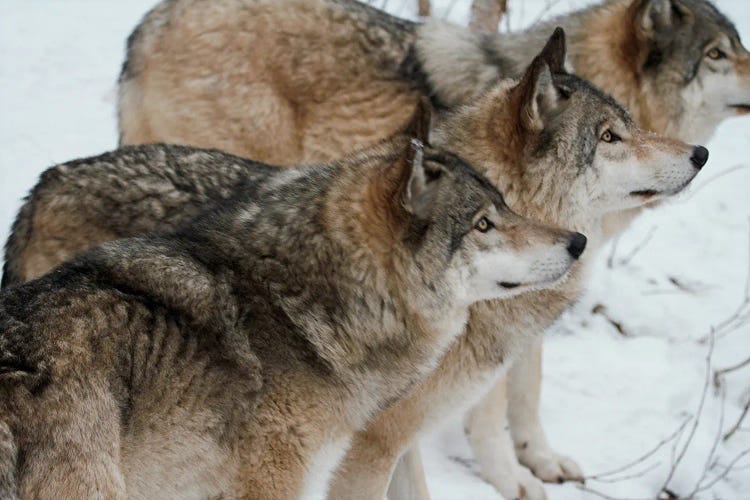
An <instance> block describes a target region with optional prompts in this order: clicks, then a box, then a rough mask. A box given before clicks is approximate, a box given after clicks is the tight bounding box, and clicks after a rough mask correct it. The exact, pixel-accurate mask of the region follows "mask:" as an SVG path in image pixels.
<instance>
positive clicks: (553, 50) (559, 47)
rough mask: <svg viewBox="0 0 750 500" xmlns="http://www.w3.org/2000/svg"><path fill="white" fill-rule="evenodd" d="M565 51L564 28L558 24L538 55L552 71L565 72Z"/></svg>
mask: <svg viewBox="0 0 750 500" xmlns="http://www.w3.org/2000/svg"><path fill="white" fill-rule="evenodd" d="M565 52H566V48H565V30H563V29H562V28H560V27H559V26H558V27H557V28H555V31H554V32H553V33H552V36H551V37H549V40H547V44H546V45H545V46H544V48H543V49H542V51H541V52H540V53H539V57H541V58H542V59H544V60H545V61H546V62H547V65H548V66H549V69H550V71H551V72H552V73H567V71H565Z"/></svg>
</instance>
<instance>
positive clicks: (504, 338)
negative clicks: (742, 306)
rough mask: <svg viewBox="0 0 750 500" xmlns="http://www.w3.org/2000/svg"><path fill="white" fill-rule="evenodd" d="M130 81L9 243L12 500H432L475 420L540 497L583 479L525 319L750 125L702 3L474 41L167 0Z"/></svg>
mask: <svg viewBox="0 0 750 500" xmlns="http://www.w3.org/2000/svg"><path fill="white" fill-rule="evenodd" d="M118 91H119V94H118V123H119V134H120V147H119V148H118V149H117V150H115V151H112V152H109V153H105V154H103V155H100V156H96V157H92V158H84V159H78V160H73V161H70V162H67V163H63V164H60V165H56V166H54V167H52V168H50V169H48V170H47V171H45V172H44V173H43V174H42V176H41V178H40V179H39V182H38V184H37V185H36V186H35V187H34V188H33V190H32V191H31V192H30V194H29V195H28V197H27V198H26V199H25V201H24V203H23V206H22V207H21V209H20V211H19V213H18V216H17V218H16V220H15V223H14V224H13V227H12V232H11V235H10V237H9V239H8V241H7V244H6V253H5V261H4V268H3V276H2V291H0V498H3V499H16V498H21V499H55V500H59V499H79V498H106V499H110V498H111V499H120V498H143V499H160V498H186V499H188V498H189V499H218V498H222V499H287V498H322V497H327V498H331V499H380V498H384V497H386V496H387V498H389V499H391V500H405V499H415V500H425V499H428V498H429V491H428V489H427V486H426V484H427V483H426V481H425V473H424V470H423V467H422V462H421V458H420V455H419V449H418V442H419V438H420V436H423V435H425V434H426V433H429V432H430V430H431V429H434V428H435V427H436V426H439V425H440V424H441V423H442V422H444V421H446V419H449V418H451V417H455V416H463V421H464V428H465V432H466V436H467V438H468V440H469V443H470V445H471V447H472V450H473V453H474V457H475V458H476V461H477V468H478V470H479V472H480V474H481V476H482V477H483V478H484V479H485V480H486V481H487V482H489V483H490V484H491V485H492V486H494V487H495V488H496V489H497V491H498V492H499V493H500V494H501V495H502V496H503V497H504V498H506V499H527V500H538V499H544V498H546V494H545V490H544V486H543V482H564V481H582V480H583V479H584V474H583V472H582V470H581V469H580V468H579V466H578V465H577V464H576V462H575V461H574V460H573V459H571V458H569V457H567V456H565V455H562V454H559V453H558V452H556V451H554V450H552V449H551V448H550V446H549V444H548V442H547V439H546V437H545V433H544V430H543V427H542V424H541V422H540V417H539V405H540V385H541V356H542V337H543V333H544V331H545V330H546V329H548V328H549V327H550V326H551V325H552V324H553V323H554V322H555V321H556V320H557V319H558V317H559V316H560V315H561V314H562V313H563V312H564V311H565V310H566V309H567V308H568V307H569V306H570V305H571V304H573V303H574V302H575V301H576V300H577V299H578V298H579V297H580V296H581V294H582V293H583V292H584V290H585V288H586V285H587V281H588V280H589V277H588V275H589V270H590V268H591V265H592V262H593V259H594V258H595V256H596V253H597V250H598V249H599V248H600V247H601V246H602V245H603V243H605V242H606V241H607V239H608V238H611V237H613V236H615V235H617V234H619V233H620V232H621V231H623V230H624V229H625V228H626V227H627V226H628V224H629V223H630V222H631V221H632V220H633V219H634V218H635V217H636V216H637V215H638V213H639V212H640V211H641V210H642V209H643V207H646V206H650V207H654V206H656V205H658V204H659V203H662V202H664V200H667V199H668V198H670V197H671V196H673V195H675V194H677V193H680V192H681V191H682V190H683V189H685V188H686V187H687V186H688V185H689V184H690V183H691V181H692V179H693V178H694V177H695V176H696V175H697V174H698V172H700V170H701V169H702V168H703V167H704V166H705V165H706V163H707V160H708V150H707V149H706V148H704V147H703V146H700V145H698V144H699V143H702V142H705V141H706V140H708V138H709V137H710V136H711V135H712V133H713V132H714V130H715V129H716V128H717V126H718V125H719V123H721V122H722V121H723V120H725V119H727V118H730V117H733V116H739V115H745V114H750V52H748V51H747V49H746V48H745V47H743V45H742V44H741V41H740V37H739V35H738V33H737V31H736V29H735V28H734V26H733V25H732V23H731V21H730V20H729V19H727V17H726V16H725V15H723V14H722V13H721V12H720V11H719V10H717V9H716V7H714V6H713V5H712V4H711V3H709V2H708V1H707V0H605V1H604V2H603V3H600V4H596V5H593V6H590V7H588V8H585V9H583V10H580V11H577V12H573V13H570V14H568V15H563V16H561V17H558V18H556V19H553V20H552V21H549V22H545V23H539V24H537V25H534V26H532V27H531V28H529V29H527V30H525V31H520V32H515V33H492V34H489V33H480V32H475V31H470V30H468V29H467V28H464V27H460V26H456V25H452V24H449V23H446V22H444V21H441V20H437V19H436V20H424V21H422V22H413V21H408V20H404V19H399V18H397V17H394V16H392V15H390V14H388V13H386V12H384V11H381V10H379V9H376V8H374V7H372V6H370V5H367V4H365V3H360V2H358V1H356V0H210V1H209V0H162V1H161V2H160V3H158V4H157V5H156V6H155V7H154V8H153V9H152V10H151V11H150V12H148V13H147V14H146V15H145V17H144V18H143V19H142V21H141V22H140V24H139V25H138V26H137V27H136V28H135V30H134V31H133V32H132V34H131V35H130V37H129V38H128V40H127V52H126V58H125V62H124V64H123V66H122V71H121V74H120V78H119V81H118ZM683 141H684V142H683ZM582 418H585V415H582ZM612 445H613V446H616V443H612ZM573 451H574V450H573Z"/></svg>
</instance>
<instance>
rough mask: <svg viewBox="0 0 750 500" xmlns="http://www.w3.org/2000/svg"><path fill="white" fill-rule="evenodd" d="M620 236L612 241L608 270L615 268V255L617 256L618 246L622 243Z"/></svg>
mask: <svg viewBox="0 0 750 500" xmlns="http://www.w3.org/2000/svg"><path fill="white" fill-rule="evenodd" d="M620 236H621V235H620V234H618V235H617V236H615V239H613V240H612V247H611V248H610V250H609V256H608V257H607V268H608V269H612V268H613V267H615V255H617V245H618V244H619V243H620Z"/></svg>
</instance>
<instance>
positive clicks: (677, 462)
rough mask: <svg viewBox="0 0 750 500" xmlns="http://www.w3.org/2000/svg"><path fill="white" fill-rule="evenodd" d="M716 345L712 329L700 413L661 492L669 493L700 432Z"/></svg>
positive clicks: (696, 415) (673, 462)
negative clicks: (670, 485) (672, 482)
mask: <svg viewBox="0 0 750 500" xmlns="http://www.w3.org/2000/svg"><path fill="white" fill-rule="evenodd" d="M714 344H715V334H714V329H713V328H712V329H711V333H710V335H709V344H708V354H706V377H705V381H704V382H703V391H702V393H701V399H700V403H699V404H698V411H697V412H696V414H695V418H694V419H693V425H692V426H691V428H690V432H689V434H688V438H687V440H686V441H685V446H683V447H682V450H680V452H679V454H678V455H677V459H676V460H673V461H672V466H671V467H670V469H669V473H668V474H667V478H666V479H665V480H664V484H663V486H662V487H661V488H660V490H659V491H662V492H664V491H667V488H668V487H669V483H670V481H672V478H673V477H674V474H675V472H676V471H677V467H679V466H680V463H681V462H682V459H683V458H684V457H685V454H686V453H687V450H688V448H689V447H690V444H691V443H692V441H693V437H694V436H695V432H696V431H697V430H698V424H699V422H700V417H701V415H702V414H703V406H704V405H705V403H706V395H707V394H708V387H709V385H711V382H710V381H711V359H712V357H713V354H714Z"/></svg>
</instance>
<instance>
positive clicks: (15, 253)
mask: <svg viewBox="0 0 750 500" xmlns="http://www.w3.org/2000/svg"><path fill="white" fill-rule="evenodd" d="M32 195H33V193H32ZM32 195H29V196H28V197H27V198H26V199H25V200H24V204H23V206H22V207H21V210H19V212H18V215H17V216H16V220H15V221H14V222H13V227H12V228H11V231H10V236H9V237H8V241H7V242H6V243H5V264H4V265H3V278H2V280H0V288H7V287H9V286H10V285H15V284H18V283H22V282H23V281H24V279H23V273H22V270H21V254H22V253H23V250H24V249H25V248H26V246H27V245H28V244H29V240H30V239H31V230H32V228H31V226H32V221H33V220H34V206H33V203H31V202H30V198H31V196H32ZM0 498H5V497H3V496H0Z"/></svg>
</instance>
